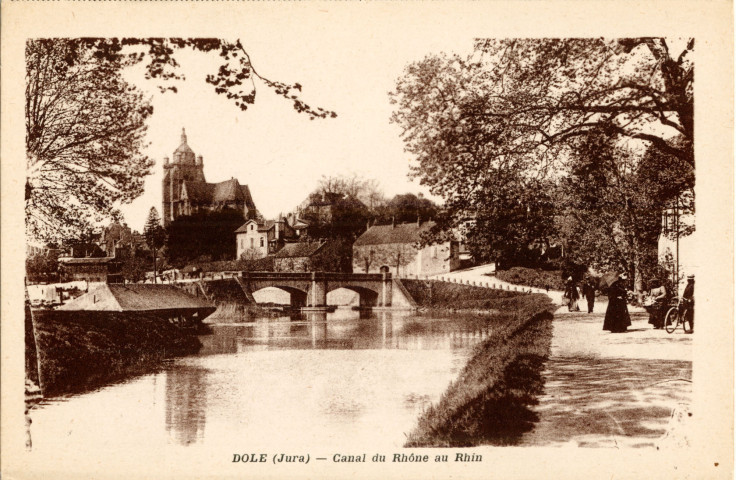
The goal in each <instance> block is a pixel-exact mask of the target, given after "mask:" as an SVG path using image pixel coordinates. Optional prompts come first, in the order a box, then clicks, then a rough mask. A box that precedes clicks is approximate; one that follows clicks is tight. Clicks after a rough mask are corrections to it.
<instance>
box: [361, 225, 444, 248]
mask: <svg viewBox="0 0 736 480" xmlns="http://www.w3.org/2000/svg"><path fill="white" fill-rule="evenodd" d="M433 226H434V222H424V223H422V224H421V225H417V224H416V222H412V223H401V224H398V225H396V226H392V225H374V226H372V227H371V228H369V229H368V230H366V231H365V233H364V234H363V235H361V236H360V237H358V239H357V240H355V243H353V245H355V246H361V245H384V244H391V243H403V244H410V243H416V242H418V241H419V240H420V239H421V234H422V233H424V232H427V231H429V229H430V228H432V227H433Z"/></svg>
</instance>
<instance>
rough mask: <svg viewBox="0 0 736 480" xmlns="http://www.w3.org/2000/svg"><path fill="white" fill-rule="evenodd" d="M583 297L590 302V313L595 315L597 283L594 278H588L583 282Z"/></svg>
mask: <svg viewBox="0 0 736 480" xmlns="http://www.w3.org/2000/svg"><path fill="white" fill-rule="evenodd" d="M583 296H584V297H585V300H586V301H587V302H588V313H593V306H594V305H595V282H593V277H590V276H588V277H587V278H586V279H585V282H583Z"/></svg>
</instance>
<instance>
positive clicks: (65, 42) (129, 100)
mask: <svg viewBox="0 0 736 480" xmlns="http://www.w3.org/2000/svg"><path fill="white" fill-rule="evenodd" d="M185 48H188V49H192V50H195V51H199V52H204V53H207V54H216V55H219V57H220V58H221V59H222V63H221V65H220V67H219V69H218V70H217V72H214V73H212V74H210V75H207V76H206V78H205V81H206V82H207V83H210V84H212V85H213V87H214V89H215V92H216V93H218V94H221V95H225V96H226V97H227V98H228V99H230V100H232V101H233V102H234V104H235V106H236V107H238V108H240V109H241V110H246V109H247V108H248V105H251V104H253V103H254V102H255V99H256V88H257V86H258V85H259V84H260V85H265V86H266V88H267V89H269V90H271V91H273V92H274V93H276V94H277V95H280V96H282V97H284V98H285V99H287V100H288V101H289V102H291V103H292V105H293V107H294V109H295V110H296V111H297V112H300V113H304V114H306V115H309V117H310V118H311V119H314V118H328V117H330V118H334V117H336V114H335V112H332V111H329V110H325V109H322V108H320V107H312V106H310V105H309V104H307V103H305V102H304V101H303V100H301V98H300V92H301V90H302V86H301V85H300V84H299V83H294V84H289V83H284V82H279V81H275V80H271V79H269V78H267V77H265V76H263V75H261V74H260V73H258V72H257V71H256V69H255V67H254V66H253V63H252V62H251V59H250V56H249V55H248V52H247V51H246V50H245V49H244V47H243V45H242V44H241V43H240V41H235V42H230V41H226V40H220V39H212V38H202V39H195V38H69V39H60V38H52V39H34V40H29V41H28V42H27V44H26V157H27V169H28V174H27V181H26V219H27V220H26V230H27V233H28V234H29V235H31V236H33V237H35V238H38V239H45V240H53V239H60V238H64V237H70V236H75V235H76V234H78V233H79V232H80V231H83V230H85V229H88V228H89V227H90V225H91V224H93V223H95V222H98V221H101V220H102V219H103V218H105V217H110V216H112V215H113V214H114V212H115V208H114V206H115V205H116V204H117V203H126V202H131V201H132V200H133V199H135V198H136V197H138V196H140V194H141V193H142V192H143V178H144V177H145V176H146V175H148V174H150V173H151V168H152V166H153V160H152V159H150V158H148V157H147V156H145V155H144V154H143V153H142V151H143V148H144V147H145V133H146V124H145V122H146V120H147V118H148V117H149V116H150V115H151V114H152V113H153V107H152V106H151V104H150V102H149V101H148V100H147V99H145V98H144V97H143V95H142V93H141V92H140V91H139V90H137V89H136V88H135V87H134V86H132V85H131V84H129V83H127V82H126V81H125V80H124V78H123V71H124V70H125V69H126V68H128V67H132V66H134V65H142V66H143V68H144V69H145V72H146V73H145V76H146V78H147V79H150V80H151V81H155V82H158V85H157V86H158V88H159V89H160V91H161V92H166V91H171V92H176V91H177V88H176V85H175V82H176V81H181V80H185V76H184V75H183V74H182V73H180V72H179V71H178V68H179V63H178V62H177V61H176V58H175V53H176V52H177V51H178V50H182V49H185Z"/></svg>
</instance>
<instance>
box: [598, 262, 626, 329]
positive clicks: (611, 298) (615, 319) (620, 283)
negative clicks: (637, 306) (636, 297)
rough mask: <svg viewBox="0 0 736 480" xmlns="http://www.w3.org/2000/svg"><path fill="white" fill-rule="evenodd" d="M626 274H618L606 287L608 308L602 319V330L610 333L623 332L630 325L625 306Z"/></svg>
mask: <svg viewBox="0 0 736 480" xmlns="http://www.w3.org/2000/svg"><path fill="white" fill-rule="evenodd" d="M626 279H627V278H626V274H625V273H622V274H621V275H619V276H618V280H616V281H615V282H613V285H611V287H610V288H609V289H608V308H607V309H606V318H605V319H604V320H603V330H608V331H610V332H611V333H624V332H626V329H627V328H628V327H629V326H630V325H631V317H629V309H628V307H627V306H626V296H627V290H626Z"/></svg>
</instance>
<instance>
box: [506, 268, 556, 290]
mask: <svg viewBox="0 0 736 480" xmlns="http://www.w3.org/2000/svg"><path fill="white" fill-rule="evenodd" d="M495 277H496V278H498V279H499V280H502V281H504V282H508V283H511V284H513V285H524V286H527V287H534V288H547V287H549V288H550V289H551V290H564V289H565V280H564V279H563V278H562V272H561V271H560V270H542V269H541V268H526V267H512V268H510V269H508V270H497V271H496V275H495Z"/></svg>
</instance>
